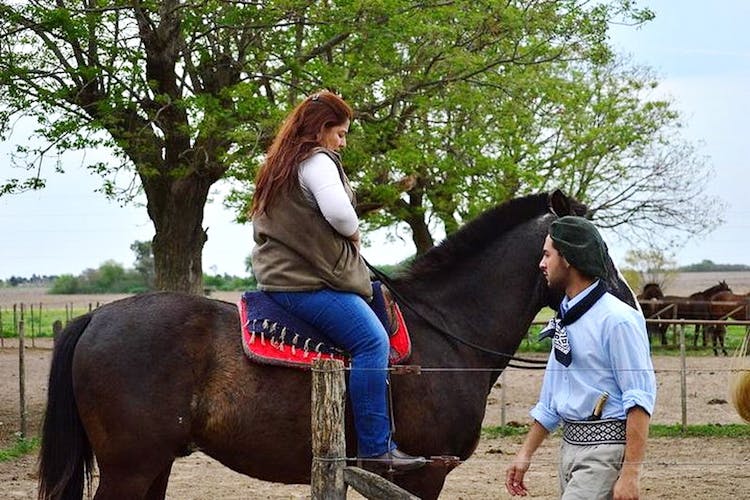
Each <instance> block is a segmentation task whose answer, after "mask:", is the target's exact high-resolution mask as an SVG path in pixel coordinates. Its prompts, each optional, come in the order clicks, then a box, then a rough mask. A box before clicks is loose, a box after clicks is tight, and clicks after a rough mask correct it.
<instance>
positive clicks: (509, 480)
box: [505, 455, 531, 497]
mask: <svg viewBox="0 0 750 500" xmlns="http://www.w3.org/2000/svg"><path fill="white" fill-rule="evenodd" d="M530 465H531V462H530V461H529V460H528V459H526V458H525V457H521V456H519V455H516V458H515V459H514V460H513V463H511V464H510V465H509V466H508V469H507V470H506V471H505V489H506V490H508V493H510V494H511V495H513V496H516V495H519V496H522V497H525V496H526V495H528V493H529V491H528V490H527V489H526V485H525V484H524V482H523V476H524V475H525V474H526V471H527V470H529V466H530Z"/></svg>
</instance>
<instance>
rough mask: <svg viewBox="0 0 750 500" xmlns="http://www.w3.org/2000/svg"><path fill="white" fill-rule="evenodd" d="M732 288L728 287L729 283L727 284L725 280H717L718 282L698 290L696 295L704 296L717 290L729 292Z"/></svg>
mask: <svg viewBox="0 0 750 500" xmlns="http://www.w3.org/2000/svg"><path fill="white" fill-rule="evenodd" d="M731 291H732V290H731V289H730V288H729V285H727V282H726V281H719V283H718V284H716V285H714V286H712V287H710V288H706V289H705V290H703V291H702V292H698V293H697V294H696V295H704V296H711V295H713V294H715V293H718V292H731Z"/></svg>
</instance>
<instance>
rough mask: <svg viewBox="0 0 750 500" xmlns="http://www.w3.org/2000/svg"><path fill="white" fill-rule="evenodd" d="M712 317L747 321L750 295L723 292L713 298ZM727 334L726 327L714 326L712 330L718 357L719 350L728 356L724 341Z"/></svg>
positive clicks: (729, 291)
mask: <svg viewBox="0 0 750 500" xmlns="http://www.w3.org/2000/svg"><path fill="white" fill-rule="evenodd" d="M709 307H710V308H711V316H712V317H713V318H714V319H721V320H725V319H735V320H738V321H746V320H747V319H748V317H750V293H748V294H745V295H738V294H735V293H733V292H732V291H731V290H723V291H721V292H718V293H716V294H714V295H713V296H712V297H711V304H709ZM726 334H727V327H726V326H725V325H714V326H712V327H711V328H710V337H711V339H712V343H713V349H714V354H716V355H717V356H718V354H719V353H718V349H719V348H721V351H722V352H723V353H724V356H727V350H726V348H725V347H724V339H725V337H726Z"/></svg>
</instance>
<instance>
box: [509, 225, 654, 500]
mask: <svg viewBox="0 0 750 500" xmlns="http://www.w3.org/2000/svg"><path fill="white" fill-rule="evenodd" d="M607 259H608V255H607V246H606V245H605V243H604V241H603V240H602V238H601V236H600V235H599V232H598V231H597V229H596V227H594V225H593V224H591V222H589V221H588V220H586V219H584V218H581V217H572V216H567V217H562V218H560V219H558V220H556V221H555V222H553V223H552V225H551V226H550V230H549V235H548V236H547V238H546V240H545V242H544V250H543V256H542V260H541V262H540V263H539V268H540V269H541V271H542V273H543V274H544V276H545V278H546V279H547V283H548V285H549V286H550V288H552V289H555V290H559V291H562V292H564V293H565V297H564V298H563V300H562V303H561V304H560V310H559V313H558V315H557V317H556V318H554V319H553V320H551V321H550V324H549V325H548V327H547V328H546V329H545V330H544V331H543V332H542V338H544V337H546V336H552V337H553V349H552V352H551V353H550V357H549V360H548V361H547V368H546V371H545V374H544V380H543V382H542V389H541V393H540V396H539V401H538V403H537V404H536V406H535V407H534V408H533V409H532V410H531V416H532V417H533V418H534V422H533V424H532V426H531V429H530V431H529V434H528V435H527V437H526V440H525V441H524V443H523V445H522V446H521V449H520V450H519V451H518V453H517V455H516V457H515V459H514V460H513V462H512V463H511V465H510V466H509V467H508V469H507V471H506V477H505V487H506V489H507V490H508V492H509V493H510V494H511V495H514V496H515V495H521V496H525V495H526V494H527V493H528V490H527V488H526V485H525V483H524V480H523V479H524V475H525V473H526V471H527V470H528V469H529V466H530V464H531V457H532V455H533V454H534V452H535V451H536V449H537V448H538V447H539V445H540V444H541V443H542V441H544V439H545V438H546V437H547V435H548V434H549V433H550V432H552V431H553V430H555V429H556V428H557V427H558V426H559V425H562V427H563V442H562V445H561V447H560V465H559V471H558V472H559V479H560V489H561V498H563V499H564V500H572V499H586V500H591V499H610V498H614V499H625V498H627V499H635V498H638V497H639V489H640V486H639V482H640V471H641V463H642V461H643V457H644V455H645V451H646V440H647V438H648V426H649V421H650V418H651V414H652V413H653V410H654V403H655V400H656V381H655V377H654V369H653V365H652V363H651V357H650V352H649V343H648V337H647V335H646V324H645V321H644V318H643V315H642V314H641V313H640V312H639V311H637V310H635V309H633V308H632V307H630V306H629V305H627V304H625V303H624V302H622V301H620V300H619V299H618V298H616V297H615V296H613V295H611V294H610V293H607V287H606V283H605V281H606V278H607V266H606V262H607Z"/></svg>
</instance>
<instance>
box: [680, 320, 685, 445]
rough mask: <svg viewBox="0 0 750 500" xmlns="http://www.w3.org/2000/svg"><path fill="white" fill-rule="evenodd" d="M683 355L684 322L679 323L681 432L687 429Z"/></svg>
mask: <svg viewBox="0 0 750 500" xmlns="http://www.w3.org/2000/svg"><path fill="white" fill-rule="evenodd" d="M685 358H686V356H685V323H681V324H680V363H681V364H680V402H681V404H682V432H683V433H684V432H685V431H687V378H686V377H687V362H686V359H685Z"/></svg>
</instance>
